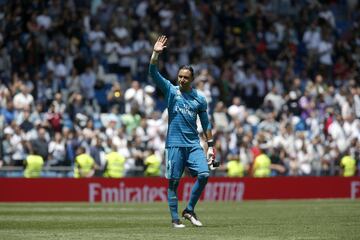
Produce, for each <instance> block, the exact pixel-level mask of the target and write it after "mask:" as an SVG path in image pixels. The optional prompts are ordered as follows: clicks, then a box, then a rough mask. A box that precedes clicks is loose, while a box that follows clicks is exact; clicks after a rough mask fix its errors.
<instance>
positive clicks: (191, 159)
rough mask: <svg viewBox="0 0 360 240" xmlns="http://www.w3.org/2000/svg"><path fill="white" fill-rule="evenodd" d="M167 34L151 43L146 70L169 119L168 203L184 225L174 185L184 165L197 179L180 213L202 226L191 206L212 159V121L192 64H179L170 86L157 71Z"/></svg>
mask: <svg viewBox="0 0 360 240" xmlns="http://www.w3.org/2000/svg"><path fill="white" fill-rule="evenodd" d="M166 42H167V38H166V36H161V37H159V38H158V40H157V41H156V43H155V45H154V49H153V53H152V56H151V60H150V67H149V72H150V75H151V77H152V78H153V80H154V82H155V83H156V86H157V87H158V88H159V89H160V90H161V91H162V92H163V94H164V95H165V100H166V102H167V108H168V114H169V123H168V132H167V138H166V151H165V153H166V157H165V158H166V178H167V179H169V186H168V204H169V209H170V214H171V218H172V225H173V227H175V228H183V227H185V225H184V224H182V222H181V221H180V220H179V216H178V197H177V188H178V186H179V181H180V178H181V176H182V174H183V172H184V168H185V167H187V168H188V169H189V171H190V173H191V175H192V176H194V177H197V180H196V182H195V184H194V186H193V188H192V192H191V196H190V200H189V203H188V204H187V207H186V208H185V210H184V211H183V212H182V217H183V218H185V219H187V220H189V221H190V222H191V223H192V224H193V225H195V226H199V227H200V226H202V223H201V222H200V221H199V219H198V218H197V216H196V214H195V212H194V209H195V205H196V203H197V202H198V200H199V198H200V195H201V193H202V191H203V190H204V188H205V185H206V183H207V181H208V177H209V167H210V168H212V167H213V165H214V164H213V163H214V162H215V149H214V141H213V139H212V133H211V125H210V123H209V119H208V114H207V102H206V99H205V97H204V96H203V95H201V94H200V93H199V92H198V91H197V90H196V89H194V88H192V86H191V83H192V81H193V79H194V71H193V68H192V67H191V66H187V65H186V66H182V67H180V69H179V72H178V79H177V80H178V85H179V86H173V85H172V84H171V83H170V81H169V80H167V79H165V78H164V77H163V76H161V75H160V73H159V71H158V69H157V61H158V56H159V54H160V53H161V52H162V51H163V50H164V48H166ZM197 115H199V118H200V121H201V125H202V128H203V130H204V133H205V137H206V140H207V144H208V151H207V157H206V156H205V154H204V150H203V149H202V147H201V146H200V139H199V133H198V132H197V125H196V119H197Z"/></svg>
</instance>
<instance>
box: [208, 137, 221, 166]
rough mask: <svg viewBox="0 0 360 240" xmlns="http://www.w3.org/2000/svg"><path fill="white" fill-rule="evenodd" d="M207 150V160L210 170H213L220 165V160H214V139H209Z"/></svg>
mask: <svg viewBox="0 0 360 240" xmlns="http://www.w3.org/2000/svg"><path fill="white" fill-rule="evenodd" d="M207 143H208V150H207V154H206V155H207V156H206V157H207V161H208V165H209V169H210V170H214V169H215V168H217V167H219V166H220V162H218V161H216V149H215V147H214V140H209V141H208V142H207Z"/></svg>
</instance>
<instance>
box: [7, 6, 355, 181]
mask: <svg viewBox="0 0 360 240" xmlns="http://www.w3.org/2000/svg"><path fill="white" fill-rule="evenodd" d="M162 34H165V35H167V36H168V38H169V42H168V47H167V49H166V51H165V52H164V53H163V54H162V55H161V57H160V62H159V69H160V72H161V73H162V74H163V75H164V76H165V77H166V78H168V79H169V80H170V81H172V83H174V84H176V78H177V72H178V68H179V66H181V65H183V64H191V65H192V66H193V68H194V70H195V79H194V86H195V87H196V88H197V89H199V90H200V91H202V92H203V94H204V95H205V96H206V98H207V100H208V103H209V114H210V117H211V121H212V124H213V126H214V136H215V140H216V148H217V152H218V155H217V157H218V158H219V160H220V161H221V162H222V167H221V168H220V169H218V170H216V171H214V172H213V173H212V174H213V175H221V176H226V175H228V176H254V175H257V174H254V173H255V172H256V168H257V165H259V166H260V167H264V166H265V167H266V168H268V170H269V171H268V173H266V174H265V175H270V176H308V175H314V176H328V175H331V176H333V175H346V174H344V172H346V171H348V172H351V174H350V175H354V174H359V171H357V172H356V170H357V169H359V168H360V161H359V160H360V120H359V118H360V85H359V82H360V75H359V74H360V5H359V3H358V1H356V0H332V1H317V0H298V1H295V0H273V1H271V0H261V1H260V0H259V1H256V0H247V1H235V0H229V1H220V0H212V1H207V0H170V1H155V0H149V1H146V0H122V1H115V0H92V1H82V0H43V1H41V0H31V1H30V0H22V1H20V0H11V1H10V0H8V1H7V0H0V79H1V83H0V129H1V132H0V134H1V135H0V138H1V144H0V166H1V168H0V175H2V176H17V174H19V172H16V171H15V170H16V169H19V168H21V169H22V168H23V166H24V163H26V161H27V158H28V157H29V156H34V155H36V156H40V157H41V158H42V159H43V163H41V166H42V167H43V168H44V169H45V168H46V169H50V170H49V171H47V172H43V173H42V176H59V177H61V176H69V177H70V176H73V174H74V173H73V172H74V171H73V167H74V166H75V165H76V164H75V162H76V158H77V157H78V156H79V155H81V154H85V155H87V156H88V157H89V159H92V160H91V161H93V164H91V165H92V166H91V168H92V169H93V171H92V173H91V174H89V175H88V176H102V175H103V174H104V172H105V173H106V167H107V165H108V162H107V161H108V156H109V154H110V153H116V154H118V156H121V157H122V159H123V160H122V161H120V162H121V164H123V165H122V166H121V167H119V170H121V171H122V173H121V174H120V175H121V176H144V175H145V176H156V175H162V173H163V169H164V167H163V166H164V147H165V142H164V141H165V137H166V130H167V113H166V111H165V107H166V103H165V102H164V99H163V96H162V94H161V92H160V91H159V89H157V88H156V87H155V86H154V84H153V82H152V80H151V79H150V78H149V77H148V64H149V58H150V56H151V52H152V46H153V44H154V42H155V40H156V39H157V37H158V36H159V35H162ZM199 131H200V133H201V131H202V130H201V128H199ZM202 144H203V140H202ZM204 146H206V144H205V145H204ZM259 156H261V157H262V159H264V157H265V158H266V159H269V160H270V164H264V163H265V162H266V159H265V160H264V161H262V163H260V164H254V162H255V160H256V158H257V157H259ZM259 162H261V161H260V160H259ZM75 167H76V166H75ZM78 167H79V166H78ZM1 169H2V170H3V171H1ZM64 169H65V170H64ZM349 169H351V170H349ZM5 170H6V171H5ZM76 171H77V170H75V175H76ZM266 172H267V171H266ZM260 175H261V174H260ZM348 175H349V174H348Z"/></svg>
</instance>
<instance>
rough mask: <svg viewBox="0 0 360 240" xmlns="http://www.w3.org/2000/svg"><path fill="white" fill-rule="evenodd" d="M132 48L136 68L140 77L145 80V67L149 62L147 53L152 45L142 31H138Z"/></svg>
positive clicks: (150, 50)
mask: <svg viewBox="0 0 360 240" xmlns="http://www.w3.org/2000/svg"><path fill="white" fill-rule="evenodd" d="M132 48H133V51H134V54H135V59H136V70H137V72H139V73H141V74H142V76H141V77H142V78H143V80H145V78H146V76H147V71H148V69H147V67H148V62H149V54H150V53H151V52H152V46H151V45H150V42H149V41H148V40H147V39H146V37H145V33H144V32H140V33H139V34H138V36H137V39H136V40H135V41H134V43H133V46H132Z"/></svg>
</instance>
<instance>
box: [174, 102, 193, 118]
mask: <svg viewBox="0 0 360 240" xmlns="http://www.w3.org/2000/svg"><path fill="white" fill-rule="evenodd" d="M174 112H176V113H181V114H184V115H189V116H190V117H192V118H196V112H194V111H193V110H192V109H191V108H190V106H188V105H185V104H184V105H183V106H178V105H176V106H175V108H174Z"/></svg>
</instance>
